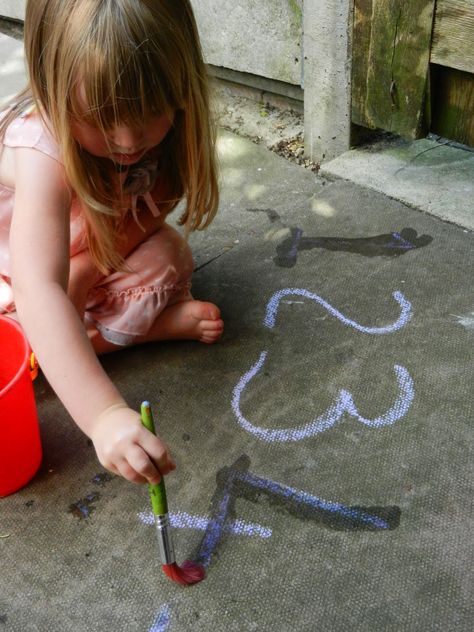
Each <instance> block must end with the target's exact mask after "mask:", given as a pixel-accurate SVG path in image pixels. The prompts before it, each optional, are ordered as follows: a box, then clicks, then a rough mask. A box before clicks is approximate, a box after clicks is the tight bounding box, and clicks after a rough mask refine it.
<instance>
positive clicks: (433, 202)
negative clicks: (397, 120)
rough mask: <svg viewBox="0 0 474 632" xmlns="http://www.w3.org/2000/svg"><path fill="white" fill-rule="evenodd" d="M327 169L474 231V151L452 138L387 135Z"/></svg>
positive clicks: (327, 172)
mask: <svg viewBox="0 0 474 632" xmlns="http://www.w3.org/2000/svg"><path fill="white" fill-rule="evenodd" d="M321 173H322V174H323V175H326V176H329V177H334V176H336V177H338V178H344V179H346V180H350V181H351V182H356V183H357V184H360V185H361V186H365V187H369V188H371V189H374V190H375V191H380V192H381V193H384V194H385V195H388V196H390V197H393V198H395V199H396V200H401V201H402V202H405V203H406V204H409V205H410V206H413V207H415V208H417V209H419V210H422V211H425V212H427V213H430V214H432V215H436V216H437V217H441V218H442V219H444V220H447V221H449V222H453V223H454V224H457V225H459V226H466V227H468V228H469V229H470V230H473V229H474V151H473V150H472V149H471V148H464V147H461V146H459V145H457V144H456V143H452V142H451V141H449V140H448V139H436V138H422V139H420V140H416V141H408V140H403V139H400V138H391V139H390V140H388V141H387V140H386V139H382V140H381V141H380V142H375V143H371V144H370V145H368V146H366V147H356V148H354V149H352V150H350V151H348V152H345V153H343V154H341V155H340V156H338V157H337V158H335V159H334V160H331V161H329V162H328V163H326V164H324V165H322V168H321Z"/></svg>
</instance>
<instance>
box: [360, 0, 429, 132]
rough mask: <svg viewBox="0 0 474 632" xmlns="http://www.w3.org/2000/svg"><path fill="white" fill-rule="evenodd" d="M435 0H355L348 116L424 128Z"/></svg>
mask: <svg viewBox="0 0 474 632" xmlns="http://www.w3.org/2000/svg"><path fill="white" fill-rule="evenodd" d="M434 8H435V0H410V2H406V0H355V13H354V41H353V59H354V63H353V71H352V85H353V89H352V120H353V122H354V123H356V124H358V125H362V126H364V127H369V128H381V129H385V130H389V131H392V132H396V133H398V134H400V135H402V136H405V137H408V138H416V137H418V136H420V135H421V134H422V133H423V112H424V103H425V98H426V85H427V78H428V70H429V59H430V43H431V33H432V26H433V17H434Z"/></svg>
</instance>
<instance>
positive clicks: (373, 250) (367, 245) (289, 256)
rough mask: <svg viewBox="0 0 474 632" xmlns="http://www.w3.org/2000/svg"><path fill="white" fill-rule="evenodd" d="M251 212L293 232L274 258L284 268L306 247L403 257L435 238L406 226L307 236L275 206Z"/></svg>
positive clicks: (296, 259)
mask: <svg viewBox="0 0 474 632" xmlns="http://www.w3.org/2000/svg"><path fill="white" fill-rule="evenodd" d="M247 211H248V212H249V213H264V214H265V215H266V216H267V217H268V219H269V221H270V223H271V224H275V223H276V224H278V225H280V226H281V228H285V229H286V232H288V231H289V233H290V234H289V236H288V237H285V239H283V241H281V242H280V243H279V244H278V246H277V247H276V253H277V254H276V257H275V258H274V259H273V261H274V262H275V263H276V265H277V266H280V267H282V268H293V267H294V266H295V265H296V263H297V261H298V254H299V253H300V252H302V251H304V250H313V249H314V248H319V249H323V250H329V251H331V252H349V253H353V254H356V255H362V256H364V257H400V256H401V255H404V254H406V253H407V252H410V251H412V250H416V249H418V248H424V247H425V246H428V245H429V244H430V243H431V242H432V241H433V237H431V236H430V235H418V232H417V231H416V230H415V229H414V228H409V227H407V228H402V229H401V230H400V231H393V232H391V233H382V234H380V235H371V236H368V237H339V236H333V237H329V236H328V237H317V236H314V237H306V236H304V234H303V230H302V229H301V228H299V227H298V226H288V225H287V224H285V223H284V222H282V220H281V217H280V215H279V214H278V213H277V211H275V210H274V209H271V208H262V209H259V208H248V209H247Z"/></svg>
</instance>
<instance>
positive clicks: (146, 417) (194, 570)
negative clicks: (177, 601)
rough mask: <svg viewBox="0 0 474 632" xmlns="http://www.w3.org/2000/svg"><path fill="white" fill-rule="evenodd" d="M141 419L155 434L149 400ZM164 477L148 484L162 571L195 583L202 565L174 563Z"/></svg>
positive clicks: (177, 579)
mask: <svg viewBox="0 0 474 632" xmlns="http://www.w3.org/2000/svg"><path fill="white" fill-rule="evenodd" d="M141 419H142V424H143V425H144V426H145V428H146V429H147V430H149V431H150V432H152V433H153V434H156V433H155V424H154V423H153V416H152V412H151V406H150V403H149V402H143V403H142V405H141ZM164 479H165V477H164V476H163V475H162V476H161V481H160V482H159V483H158V484H155V485H152V484H149V485H148V491H149V494H150V500H151V508H152V511H153V515H154V517H155V525H156V533H157V535H158V544H159V547H160V558H161V564H162V568H163V571H164V573H165V574H166V575H167V576H168V577H169V578H170V579H171V580H173V581H174V582H177V583H178V584H182V585H183V586H186V585H188V584H196V583H197V582H200V581H201V580H202V579H204V574H205V573H204V569H203V567H202V566H199V565H198V564H196V563H195V562H192V561H191V560H186V562H184V564H182V565H181V566H178V564H176V558H175V554H174V547H173V540H172V537H171V523H170V518H169V514H168V502H167V499H166V488H165V480H164Z"/></svg>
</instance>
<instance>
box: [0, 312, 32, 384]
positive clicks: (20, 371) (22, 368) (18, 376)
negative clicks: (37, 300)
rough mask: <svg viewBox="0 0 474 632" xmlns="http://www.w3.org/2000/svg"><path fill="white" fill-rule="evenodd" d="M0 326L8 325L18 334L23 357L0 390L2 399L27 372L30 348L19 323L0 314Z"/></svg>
mask: <svg viewBox="0 0 474 632" xmlns="http://www.w3.org/2000/svg"><path fill="white" fill-rule="evenodd" d="M0 324H5V325H8V326H9V327H12V329H14V330H15V331H16V333H17V334H19V336H20V338H21V340H22V342H23V347H24V357H23V360H21V361H20V366H19V369H18V371H17V372H16V373H15V375H14V376H13V377H12V379H11V380H10V381H9V382H8V384H7V385H6V386H5V387H4V388H2V389H1V390H0V397H3V396H4V395H6V393H8V391H9V390H10V389H12V388H13V387H14V386H15V384H16V383H17V382H19V380H20V379H21V377H22V374H23V372H24V371H25V370H26V371H27V370H28V361H29V357H30V347H29V344H28V341H27V339H26V336H25V332H24V331H23V328H22V327H21V325H20V324H19V323H17V321H16V320H14V319H13V318H9V317H8V316H3V315H2V314H0Z"/></svg>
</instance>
